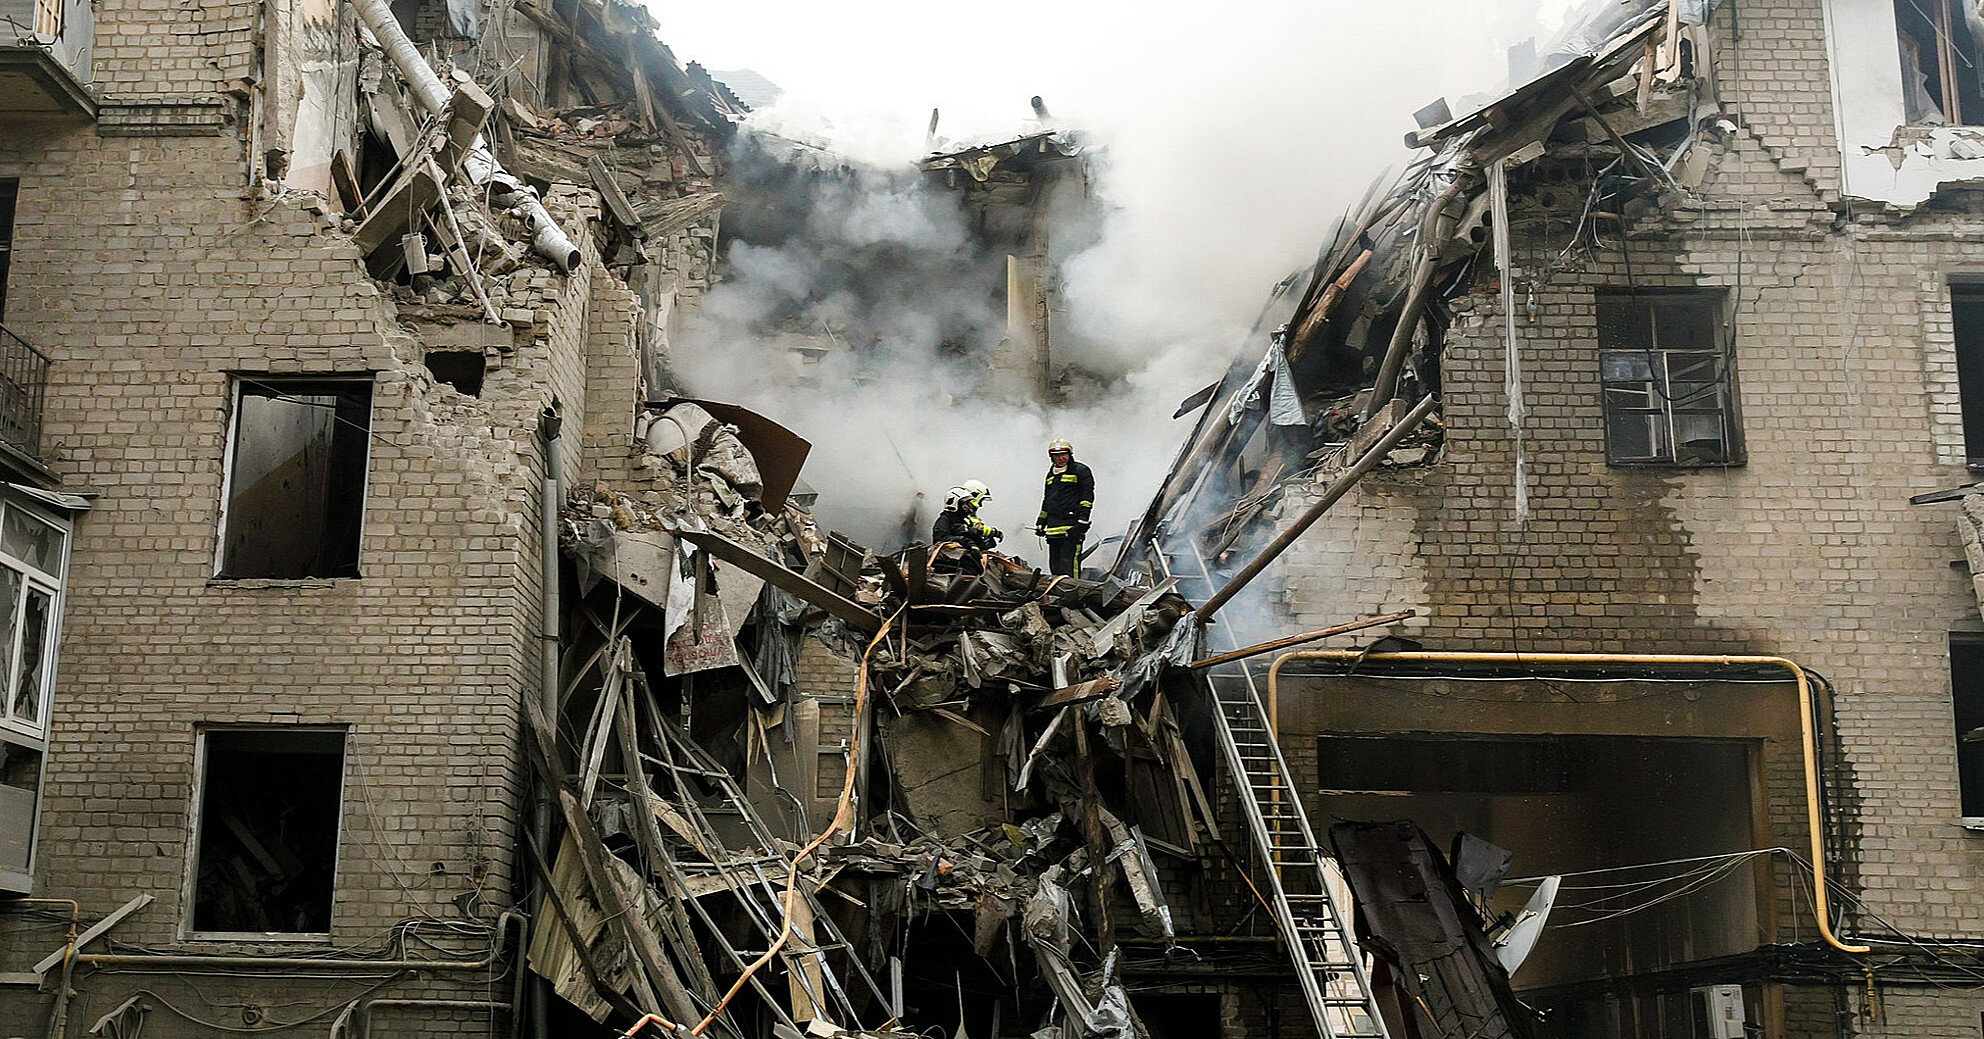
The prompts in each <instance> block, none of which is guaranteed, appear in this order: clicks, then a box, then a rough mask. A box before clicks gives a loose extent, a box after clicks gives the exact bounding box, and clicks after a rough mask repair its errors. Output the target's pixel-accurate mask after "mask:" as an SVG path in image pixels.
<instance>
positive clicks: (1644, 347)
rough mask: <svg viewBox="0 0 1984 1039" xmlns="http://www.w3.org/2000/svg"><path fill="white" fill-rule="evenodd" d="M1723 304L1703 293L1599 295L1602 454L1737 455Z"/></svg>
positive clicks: (1668, 459) (1611, 457)
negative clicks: (1603, 401)
mask: <svg viewBox="0 0 1984 1039" xmlns="http://www.w3.org/2000/svg"><path fill="white" fill-rule="evenodd" d="M1721 315H1722V302H1721V298H1720V296H1719V295H1716V294H1712V293H1706V292H1682V293H1660V294H1653V293H1644V292H1637V293H1619V294H1610V293H1608V294H1602V295H1600V296H1599V297H1598V368H1599V377H1600V380H1601V382H1602V384H1603V387H1604V393H1605V460H1606V461H1607V462H1609V463H1611V464H1613V465H1733V464H1736V463H1739V462H1740V461H1741V460H1742V445H1741V443H1740V440H1741V438H1740V436H1739V435H1738V433H1739V431H1738V429H1737V423H1736V409H1735V392H1734V385H1735V383H1734V379H1733V378H1732V372H1731V370H1730V369H1731V368H1732V364H1731V363H1730V357H1729V353H1728V351H1727V350H1725V349H1724V348H1723V345H1722V342H1721V338H1722V337H1721V333H1720V329H1721V323H1722V322H1721Z"/></svg>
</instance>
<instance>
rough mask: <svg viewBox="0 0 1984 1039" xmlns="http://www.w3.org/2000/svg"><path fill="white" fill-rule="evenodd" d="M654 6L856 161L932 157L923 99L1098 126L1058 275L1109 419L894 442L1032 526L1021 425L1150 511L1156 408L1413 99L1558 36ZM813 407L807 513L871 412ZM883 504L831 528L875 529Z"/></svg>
mask: <svg viewBox="0 0 1984 1039" xmlns="http://www.w3.org/2000/svg"><path fill="white" fill-rule="evenodd" d="M649 6H650V9H651V10H652V11H653V12H654V14H655V17H656V18H657V19H658V20H659V22H660V24H661V36H662V38H663V40H665V41H666V42H667V43H668V44H669V46H670V47H671V48H673V49H674V51H675V53H676V56H677V57H678V59H680V60H682V61H684V62H688V61H699V62H701V63H702V64H703V65H704V66H705V67H707V68H710V69H713V70H719V71H720V70H725V69H738V68H748V69H752V70H755V71H757V72H759V73H760V74H762V75H764V76H766V77H767V78H769V79H770V80H771V81H772V82H774V83H776V84H778V85H779V86H780V87H781V88H782V89H783V90H784V91H785V95H784V96H783V97H782V98H781V99H780V101H779V102H778V104H777V105H775V106H773V107H772V108H771V109H770V110H768V111H765V112H761V113H756V114H754V117H753V118H754V119H755V120H757V121H758V122H760V123H761V125H765V126H767V127H770V128H776V129H780V130H782V131H785V132H805V133H810V134H816V135H819V136H824V137H827V138H829V139H831V140H832V142H833V144H834V146H835V148H836V149H837V150H840V151H842V152H843V153H845V154H849V155H852V156H855V157H857V158H860V159H864V160H866V161H869V162H873V163H878V164H883V165H894V166H898V167H906V166H907V165H908V164H910V163H912V162H913V161H914V160H915V159H917V158H918V157H920V156H921V155H922V154H924V153H925V148H924V144H925V141H924V132H925V128H926V125H927V123H928V121H929V118H930V112H931V109H932V108H936V109H938V110H939V112H940V113H941V115H940V120H939V125H938V131H937V132H938V135H939V137H941V138H944V139H945V140H946V141H947V142H949V143H950V144H952V145H957V144H961V143H963V142H967V141H970V140H974V139H992V138H1000V137H1010V136H1012V135H1014V134H1015V133H1016V132H1018V131H1020V130H1021V129H1022V125H1023V121H1024V120H1026V119H1028V118H1030V117H1031V115H1032V112H1031V110H1030V108H1029V104H1028V102H1029V98H1031V97H1032V96H1034V95H1039V96H1041V97H1042V98H1043V99H1044V100H1045V102H1046V104H1047V106H1048V108H1049V109H1050V110H1051V112H1052V113H1053V116H1054V117H1055V119H1056V120H1057V121H1059V122H1061V123H1063V124H1072V125H1076V126H1080V127H1082V128H1084V129H1086V130H1088V131H1089V132H1091V133H1093V134H1094V135H1095V136H1096V137H1098V138H1099V139H1100V140H1101V141H1102V142H1103V144H1104V146H1105V148H1106V155H1107V158H1106V163H1107V165H1106V170H1105V173H1104V177H1103V180H1102V183H1101V184H1100V188H1099V189H1100V191H1101V192H1102V194H1103V196H1104V197H1105V199H1106V200H1107V202H1108V204H1109V205H1110V207H1111V210H1112V214H1111V216H1110V218H1109V225H1108V229H1107V234H1106V236H1105V237H1104V239H1103V241H1102V242H1101V243H1100V244H1099V245H1098V246H1096V247H1095V248H1094V249H1092V250H1091V251H1090V252H1089V253H1087V254H1084V255H1083V256H1081V257H1078V258H1077V259H1076V261H1074V262H1073V263H1071V264H1070V268H1069V271H1068V285H1067V291H1068V292H1069V293H1071V294H1072V295H1073V296H1074V298H1075V300H1076V302H1077V303H1078V304H1079V305H1080V306H1081V307H1082V308H1083V310H1084V312H1085V313H1086V314H1087V315H1089V318H1088V320H1090V321H1091V322H1092V324H1093V326H1094V327H1097V328H1106V329H1108V330H1109V334H1108V336H1107V338H1109V339H1110V340H1111V341H1112V342H1113V343H1114V344H1115V346H1114V349H1115V350H1116V351H1117V352H1118V353H1119V354H1120V355H1121V358H1120V359H1121V360H1122V361H1123V362H1124V363H1123V364H1122V365H1120V367H1122V368H1123V369H1125V370H1127V371H1128V373H1129V378H1128V379H1127V380H1126V382H1125V386H1126V387H1127V390H1126V393H1125V395H1124V396H1123V398H1122V399H1120V400H1118V401H1116V402H1114V403H1115V405H1116V406H1117V408H1118V409H1119V411H1120V412H1121V413H1112V414H1099V413H1085V414H1082V415H1058V414H1054V413H1051V412H1049V413H1045V414H1037V415H1033V416H1030V417H1029V418H1028V420H1027V421H1014V422H1012V423H1010V424H1009V426H1010V428H1009V429H1005V430H998V429H991V430H988V429H987V428H986V427H987V423H985V422H984V421H983V417H982V416H979V417H978V418H977V420H975V422H974V425H973V428H972V433H971V435H970V436H969V437H959V438H954V439H948V440H947V439H946V438H945V437H944V436H942V435H935V436H933V437H928V438H925V437H919V436H915V435H914V434H913V433H912V435H911V436H910V437H906V438H905V439H915V440H917V441H918V443H917V445H916V450H915V451H913V452H911V457H909V458H907V459H906V460H905V463H906V464H905V467H906V468H908V469H910V470H912V473H911V475H912V477H913V480H914V483H915V489H917V490H922V491H925V492H926V493H928V494H929V495H931V496H932V497H936V498H941V496H942V493H943V490H944V489H945V488H946V487H947V486H949V485H950V484H952V483H956V482H959V481H962V480H963V479H965V478H966V477H967V476H973V475H976V476H979V477H981V478H984V479H986V480H987V482H990V483H993V485H994V487H995V489H996V488H998V487H1000V486H1002V484H1003V485H1005V486H1009V487H1010V486H1013V485H1015V484H1017V485H1018V486H1017V487H1015V489H1014V490H1013V491H1012V492H1011V493H1009V494H1007V495H1003V496H1001V497H1000V499H999V500H1000V502H1001V508H1002V509H1003V510H1004V512H1003V514H1002V513H1000V512H998V511H995V512H994V514H993V519H994V521H995V522H1001V521H1002V520H1003V523H1002V525H1004V526H1006V528H1007V529H1008V530H1011V529H1013V528H1014V527H1016V526H1021V527H1030V526H1031V509H1032V507H1033V505H1035V504H1037V500H1029V499H1030V498H1031V499H1037V491H1035V490H1034V488H1035V487H1037V486H1038V481H1039V475H1038V473H1037V472H1036V471H1035V470H1037V469H1039V468H1042V465H1041V463H1042V462H1044V457H1043V456H1042V447H1043V445H1042V444H1039V443H1036V442H1035V441H1036V440H1039V439H1041V437H1042V434H1043V433H1048V432H1060V431H1062V430H1080V431H1082V432H1083V433H1085V434H1087V436H1088V437H1089V439H1088V442H1087V443H1086V444H1085V443H1084V442H1082V441H1080V440H1078V441H1077V445H1076V446H1077V454H1078V456H1079V457H1082V458H1083V459H1084V460H1085V461H1088V462H1089V463H1090V464H1091V465H1092V466H1094V467H1095V468H1096V472H1097V478H1098V484H1099V489H1098V498H1099V500H1098V504H1097V523H1096V527H1097V533H1098V535H1100V534H1103V533H1109V532H1116V531H1118V530H1120V528H1121V526H1122V525H1123V524H1125V523H1127V521H1128V519H1129V517H1130V516H1131V515H1133V514H1134V513H1135V512H1137V511H1140V510H1141V508H1142V506H1143V505H1144V503H1145V502H1146V501H1147V500H1148V498H1149V495H1150V494H1151V493H1152V492H1153V491H1154V490H1155V486H1156V482H1157V480H1158V478H1159V477H1160V476H1161V475H1162V472H1163V470H1164V469H1165V467H1166V466H1167V465H1168V463H1169V461H1170V458H1171V456H1172V454H1173V452H1174V451H1175V449H1176V447H1177V444H1178V441H1179V440H1180V439H1181V438H1182V437H1183V436H1184V435H1185V433H1186V432H1187V431H1188V424H1187V423H1186V422H1178V423H1171V422H1170V418H1169V416H1170V412H1171V405H1173V404H1175V403H1176V402H1177V401H1178V400H1180V399H1181V398H1183V397H1184V396H1186V395H1187V394H1189V393H1191V392H1192V391H1193V390H1195V389H1197V388H1198V387H1199V386H1200V385H1203V384H1204V382H1206V381H1208V380H1209V379H1210V378H1212V377H1215V376H1216V375H1217V374H1218V373H1219V372H1220V371H1222V370H1223V369H1224V368H1225V367H1226V366H1227V365H1228V364H1229V363H1230V362H1231V361H1232V359H1233V358H1234V357H1235V356H1236V354H1237V353H1238V352H1239V351H1240V350H1241V349H1242V348H1243V343H1244V342H1245V340H1246V332H1247V328H1248V326H1249V325H1250V324H1251V322H1252V321H1253V319H1254V317H1255V315H1256V314H1257V313H1258V311H1259V310H1260V308H1261V306H1262V304H1263V302H1265V300H1266V298H1267V296H1268V293H1269V291H1270V290H1271V289H1272V287H1273V286H1274V284H1275V283H1276V282H1277V281H1279V280H1280V279H1281V278H1283V277H1284V276H1286V275H1287V274H1288V273H1290V272H1291V271H1293V270H1295V269H1297V268H1298V267H1300V266H1302V265H1303V264H1305V263H1307V262H1309V261H1311V260H1312V259H1313V257H1314V255H1315V252H1316V250H1317V248H1318V246H1319V244H1320V243H1321V241H1322V239H1323V237H1324V236H1325V235H1326V234H1327V233H1328V231H1329V230H1330V227H1331V225H1332V223H1333V222H1334V221H1335V219H1336V218H1337V217H1338V216H1340V215H1341V214H1342V212H1343V211H1344V210H1345V209H1346V208H1347V207H1348V206H1349V205H1351V204H1352V203H1354V202H1355V200H1356V199H1357V198H1358V197H1360V196H1361V195H1362V194H1363V193H1364V191H1365V190H1366V188H1367V187H1368V186H1369V185H1370V184H1371V182H1372V181H1373V179H1374V178H1376V177H1378V176H1379V175H1380V174H1382V173H1384V172H1385V171H1386V170H1387V168H1389V167H1393V166H1396V165H1399V164H1402V163H1404V162H1406V161H1408V160H1409V159H1410V158H1411V157H1412V153H1410V152H1408V151H1407V150H1406V148H1405V147H1404V144H1403V141H1402V138H1403V135H1404V134H1405V133H1406V132H1407V131H1408V130H1411V129H1412V128H1413V126H1414V124H1413V121H1412V113H1413V112H1414V111H1415V110H1417V109H1419V108H1420V107H1422V106H1424V105H1426V104H1427V103H1429V102H1431V101H1433V100H1434V99H1436V98H1439V97H1442V96H1445V97H1447V98H1449V99H1452V100H1455V101H1457V100H1458V99H1459V98H1460V97H1461V96H1462V95H1465V94H1469V93H1483V92H1493V91H1496V90H1498V89H1499V88H1500V87H1501V85H1502V80H1503V79H1504V78H1505V77H1504V73H1505V70H1506V58H1505V57H1504V55H1505V50H1506V47H1507V46H1508V45H1509V44H1511V43H1514V42H1517V41H1519V40H1521V39H1523V38H1526V37H1529V36H1532V35H1538V34H1539V33H1541V34H1545V35H1547V33H1548V31H1549V30H1550V29H1551V28H1552V27H1553V26H1554V25H1555V24H1556V23H1557V22H1560V21H1561V19H1562V18H1563V9H1564V7H1565V6H1566V5H1565V4H1564V3H1563V2H1562V0H1366V2H1361V3H1351V2H1348V0H1226V2H1222V3H1198V4H1190V5H1184V4H1164V3H1158V4H1146V5H1142V6H1140V7H1138V6H1132V5H1127V4H1123V3H1120V2H1113V3H1107V4H1105V3H1099V2H1093V0H1060V2H1056V3H1049V4H1012V5H1008V6H1006V7H1004V8H1001V7H997V6H990V5H971V6H962V5H938V4H929V3H914V4H912V3H908V2H903V0H841V2H839V3H831V4H828V3H819V2H817V0H814V2H807V3H801V2H793V0H758V2H753V3H729V4H711V3H704V2H698V3H693V4H692V3H682V2H678V0H650V5H649ZM1462 110H1463V106H1461V105H1459V104H1456V105H1455V111H1456V112H1457V113H1458V112H1459V111H1462ZM1262 345H1263V346H1264V344H1262ZM1131 409H1133V410H1134V414H1131V413H1129V412H1130V410H1131ZM799 410H804V409H799ZM1160 412H1161V414H1159V413H1160ZM771 414H772V417H774V418H781V417H782V416H780V415H779V414H777V413H775V412H773V413H771ZM1153 416H1155V417H1153ZM825 421H826V420H824V419H821V418H818V417H809V418H808V419H807V422H806V423H799V424H796V425H795V428H796V429H797V430H798V432H800V433H801V435H804V436H808V437H809V438H811V439H813V440H814V441H815V443H816V452H815V458H816V460H817V461H818V464H819V465H820V466H824V469H823V471H822V472H821V473H819V474H816V473H815V472H814V469H815V465H814V464H809V470H808V474H807V475H808V479H809V480H810V481H811V482H813V483H814V484H815V485H816V486H818V487H820V488H821V490H822V492H823V493H822V499H821V506H820V507H821V510H822V513H823V514H825V515H827V517H828V518H829V519H835V518H836V517H833V516H832V511H833V509H834V508H835V507H836V505H835V502H834V493H833V492H834V488H833V487H832V486H831V485H830V483H829V482H828V481H827V480H826V479H823V478H822V477H823V476H824V477H829V478H832V477H848V478H852V477H853V476H854V475H856V474H853V473H848V472H844V471H840V470H837V469H836V467H835V466H834V464H833V461H832V456H833V455H834V453H835V451H834V444H835V442H836V441H838V440H842V439H847V438H854V437H859V436H860V431H859V430H857V429H854V428H853V427H847V428H834V427H833V426H832V424H831V423H830V422H827V423H826V424H825V425H822V424H821V423H822V422H825ZM809 423H810V428H803V427H806V426H807V425H808V424H809ZM991 425H994V426H996V425H1000V424H999V423H991ZM1110 431H1118V432H1120V433H1121V435H1110ZM1002 434H1003V435H1002ZM823 448H824V450H823ZM860 454H861V452H859V451H851V452H849V457H859V455H860ZM841 468H842V469H845V468H847V467H846V466H843V467H841ZM899 491H900V489H899V488H895V489H891V490H890V491H889V492H888V493H889V494H895V493H899ZM884 504H886V503H884ZM887 511H888V509H887V508H878V510H877V512H876V514H875V515H874V516H865V517H846V518H845V521H844V522H843V524H842V525H843V526H845V527H846V528H847V529H849V530H850V532H851V533H856V534H857V535H859V534H863V533H865V534H867V535H868V536H870V537H871V538H872V537H879V531H880V529H881V527H882V526H883V525H884V524H883V521H882V514H883V513H886V512H887ZM897 511H898V512H899V510H897ZM1112 528H1113V529H1112ZM875 547H878V548H883V547H893V546H883V545H879V544H878V545H876V546H875ZM1034 547H1035V549H1036V550H1038V546H1034Z"/></svg>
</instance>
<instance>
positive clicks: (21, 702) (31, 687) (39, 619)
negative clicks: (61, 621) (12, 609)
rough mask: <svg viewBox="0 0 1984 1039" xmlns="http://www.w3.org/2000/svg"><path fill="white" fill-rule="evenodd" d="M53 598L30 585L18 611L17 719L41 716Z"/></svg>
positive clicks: (15, 684) (15, 702)
mask: <svg viewBox="0 0 1984 1039" xmlns="http://www.w3.org/2000/svg"><path fill="white" fill-rule="evenodd" d="M54 604H55V600H54V599H53V598H52V597H50V596H49V594H48V593H47V592H44V591H42V590H41V589H39V588H29V589H28V597H27V603H26V604H25V606H24V608H23V609H22V610H21V653H20V666H19V667H17V668H16V669H15V670H14V710H13V714H14V717H16V718H23V719H26V718H33V719H37V720H38V719H40V717H41V685H42V681H43V677H44V676H45V675H46V674H47V672H48V669H47V668H46V667H45V666H43V665H44V664H45V663H46V660H47V657H46V655H45V654H46V650H47V648H48V647H47V645H46V642H47V638H48V623H49V618H50V617H51V616H52V615H53V613H54Z"/></svg>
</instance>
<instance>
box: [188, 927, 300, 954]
mask: <svg viewBox="0 0 1984 1039" xmlns="http://www.w3.org/2000/svg"><path fill="white" fill-rule="evenodd" d="M179 940H180V941H182V942H185V943H189V944H192V943H197V944H199V945H200V946H201V948H200V951H201V952H202V953H209V952H213V951H214V950H213V948H212V947H213V946H215V945H239V946H258V945H281V946H285V947H288V948H295V947H297V946H303V945H316V946H322V947H324V948H327V949H328V948H331V947H332V946H331V936H330V934H329V933H322V934H319V933H315V932H311V933H303V934H289V933H285V932H281V931H189V932H187V933H186V934H184V935H181V936H180V939H179ZM247 951H250V952H252V951H254V950H253V949H249V950H247Z"/></svg>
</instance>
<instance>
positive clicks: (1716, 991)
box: [1694, 985, 1745, 1039]
mask: <svg viewBox="0 0 1984 1039" xmlns="http://www.w3.org/2000/svg"><path fill="white" fill-rule="evenodd" d="M1694 993H1695V1025H1696V1028H1697V1031H1696V1032H1695V1034H1696V1035H1699V1036H1702V1037H1703V1039H1744V1035H1745V1032H1744V1029H1743V1025H1744V1023H1745V1022H1744V1018H1743V986H1741V985H1704V986H1702V987H1701V988H1698V989H1695V990H1694Z"/></svg>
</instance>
